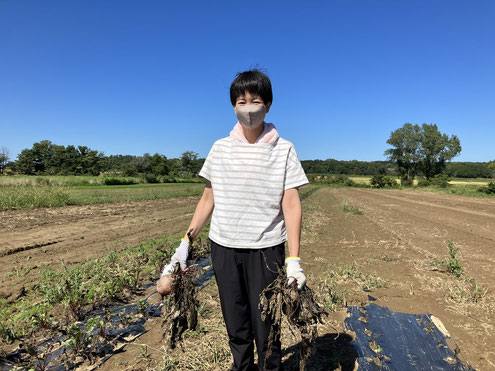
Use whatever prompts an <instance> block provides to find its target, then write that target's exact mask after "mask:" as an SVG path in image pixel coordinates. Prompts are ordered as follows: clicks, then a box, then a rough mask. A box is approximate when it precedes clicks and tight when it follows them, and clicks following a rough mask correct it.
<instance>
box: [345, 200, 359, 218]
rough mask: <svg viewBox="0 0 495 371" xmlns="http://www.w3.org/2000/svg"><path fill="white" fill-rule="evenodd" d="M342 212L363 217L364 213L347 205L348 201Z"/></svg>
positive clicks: (355, 207)
mask: <svg viewBox="0 0 495 371" xmlns="http://www.w3.org/2000/svg"><path fill="white" fill-rule="evenodd" d="M342 211H343V212H345V213H353V214H356V215H363V214H364V211H363V210H361V209H360V208H358V207H357V206H352V205H349V204H348V203H347V201H344V205H343V206H342Z"/></svg>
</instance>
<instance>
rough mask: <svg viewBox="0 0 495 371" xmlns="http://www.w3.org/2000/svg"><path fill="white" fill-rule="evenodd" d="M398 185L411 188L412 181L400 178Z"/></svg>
mask: <svg viewBox="0 0 495 371" xmlns="http://www.w3.org/2000/svg"><path fill="white" fill-rule="evenodd" d="M400 185H401V186H403V187H412V186H413V185H414V180H413V179H407V177H402V178H401V179H400Z"/></svg>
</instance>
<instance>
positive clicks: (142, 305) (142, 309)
mask: <svg viewBox="0 0 495 371" xmlns="http://www.w3.org/2000/svg"><path fill="white" fill-rule="evenodd" d="M147 308H148V302H147V301H146V300H138V302H137V307H136V310H137V312H138V313H141V314H142V315H145V314H146V309H147Z"/></svg>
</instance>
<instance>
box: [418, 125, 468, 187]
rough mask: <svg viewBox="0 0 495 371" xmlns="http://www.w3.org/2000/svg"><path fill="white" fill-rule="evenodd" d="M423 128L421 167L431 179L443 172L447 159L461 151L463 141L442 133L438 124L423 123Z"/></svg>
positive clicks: (420, 152)
mask: <svg viewBox="0 0 495 371" xmlns="http://www.w3.org/2000/svg"><path fill="white" fill-rule="evenodd" d="M421 129H422V130H421V139H420V143H421V146H420V151H419V154H420V157H421V161H420V168H421V171H422V172H423V174H424V176H425V177H426V178H427V179H430V178H433V177H434V176H435V175H438V174H441V173H443V172H444V170H445V166H446V163H447V161H450V160H451V159H452V158H454V157H455V156H457V155H458V154H459V153H460V152H461V149H462V148H461V141H460V140H459V138H458V137H457V136H455V135H452V136H450V137H449V136H448V135H447V134H442V133H440V131H439V130H438V126H437V125H436V124H423V125H422V128H421Z"/></svg>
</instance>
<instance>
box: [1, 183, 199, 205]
mask: <svg viewBox="0 0 495 371" xmlns="http://www.w3.org/2000/svg"><path fill="white" fill-rule="evenodd" d="M203 189H204V184H200V183H199V184H187V183H170V184H136V185H127V186H120V185H116V186H104V185H95V186H87V185H79V186H73V187H68V186H65V187H64V186H18V185H17V186H0V211H3V210H14V209H36V208H39V207H60V206H68V205H90V204H96V203H111V202H129V201H141V200H157V199H163V198H171V197H187V196H196V195H200V194H201V193H202V191H203Z"/></svg>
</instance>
